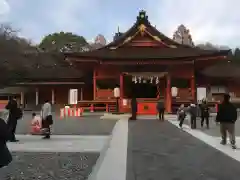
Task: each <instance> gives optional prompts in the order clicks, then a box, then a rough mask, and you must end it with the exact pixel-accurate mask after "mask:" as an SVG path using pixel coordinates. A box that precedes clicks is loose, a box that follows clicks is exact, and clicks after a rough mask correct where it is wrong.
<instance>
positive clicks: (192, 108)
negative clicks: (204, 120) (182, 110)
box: [188, 103, 197, 129]
mask: <svg viewBox="0 0 240 180" xmlns="http://www.w3.org/2000/svg"><path fill="white" fill-rule="evenodd" d="M188 113H189V115H190V119H191V128H192V129H196V128H197V106H196V105H195V104H194V103H191V104H190V106H189V107H188Z"/></svg>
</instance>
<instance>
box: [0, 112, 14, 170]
mask: <svg viewBox="0 0 240 180" xmlns="http://www.w3.org/2000/svg"><path fill="white" fill-rule="evenodd" d="M5 113H7V114H8V112H4V111H3V112H0V168H2V167H4V166H7V165H8V164H9V163H10V162H11V161H12V155H11V153H10V152H9V150H8V148H7V145H6V142H7V141H8V139H9V135H10V133H9V129H8V126H7V123H6V122H5V121H6V120H7V118H6V119H5V118H4V117H3V115H2V114H5ZM4 116H5V115H4Z"/></svg>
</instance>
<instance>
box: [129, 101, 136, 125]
mask: <svg viewBox="0 0 240 180" xmlns="http://www.w3.org/2000/svg"><path fill="white" fill-rule="evenodd" d="M131 111H132V116H131V117H130V120H137V99H136V97H132V100H131Z"/></svg>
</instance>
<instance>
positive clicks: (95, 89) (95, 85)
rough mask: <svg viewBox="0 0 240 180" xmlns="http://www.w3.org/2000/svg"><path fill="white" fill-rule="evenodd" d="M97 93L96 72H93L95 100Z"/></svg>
mask: <svg viewBox="0 0 240 180" xmlns="http://www.w3.org/2000/svg"><path fill="white" fill-rule="evenodd" d="M96 92H97V80H96V71H95V70H93V100H95V99H96Z"/></svg>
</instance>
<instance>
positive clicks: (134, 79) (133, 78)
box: [132, 76, 137, 84]
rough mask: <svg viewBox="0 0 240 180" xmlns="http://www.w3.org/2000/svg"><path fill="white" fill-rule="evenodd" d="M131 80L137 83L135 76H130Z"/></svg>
mask: <svg viewBox="0 0 240 180" xmlns="http://www.w3.org/2000/svg"><path fill="white" fill-rule="evenodd" d="M132 81H133V82H134V83H135V84H137V77H136V76H134V77H132Z"/></svg>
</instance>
